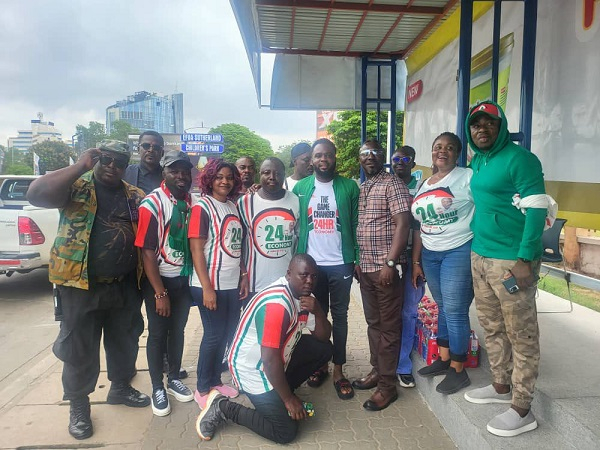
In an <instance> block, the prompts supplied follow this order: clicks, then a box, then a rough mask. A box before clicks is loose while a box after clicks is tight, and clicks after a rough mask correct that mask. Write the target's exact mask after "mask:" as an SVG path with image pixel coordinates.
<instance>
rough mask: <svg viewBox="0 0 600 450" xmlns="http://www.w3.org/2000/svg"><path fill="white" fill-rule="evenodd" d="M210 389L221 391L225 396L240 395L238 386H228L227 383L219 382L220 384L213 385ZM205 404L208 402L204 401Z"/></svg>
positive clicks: (233, 396) (234, 396)
mask: <svg viewBox="0 0 600 450" xmlns="http://www.w3.org/2000/svg"><path fill="white" fill-rule="evenodd" d="M210 389H211V391H212V390H213V389H215V390H217V391H219V393H220V394H221V395H224V396H225V397H229V398H236V397H237V396H238V395H240V393H239V392H238V390H237V389H236V388H234V387H231V386H227V385H226V384H219V385H218V386H213V387H211V388H210ZM204 404H206V401H205V402H204Z"/></svg>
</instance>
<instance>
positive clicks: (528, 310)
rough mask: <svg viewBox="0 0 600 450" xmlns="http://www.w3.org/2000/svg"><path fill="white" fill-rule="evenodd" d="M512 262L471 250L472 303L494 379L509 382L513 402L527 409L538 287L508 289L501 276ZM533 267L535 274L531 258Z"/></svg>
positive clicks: (535, 363) (536, 348) (534, 372)
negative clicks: (475, 309) (486, 256)
mask: <svg viewBox="0 0 600 450" xmlns="http://www.w3.org/2000/svg"><path fill="white" fill-rule="evenodd" d="M515 263H516V261H514V260H506V259H493V258H484V257H483V256H480V255H478V254H477V253H475V252H471V270H472V272H473V287H474V290H475V306H476V307H477V317H478V318H479V323H480V324H481V327H482V328H483V330H484V333H485V347H486V350H487V353H488V358H489V361H490V368H491V371H492V378H493V381H494V382H495V383H499V384H512V388H513V394H512V395H513V396H512V404H513V405H515V406H517V407H519V408H524V409H528V408H529V407H530V405H531V401H532V400H533V389H534V386H535V381H536V379H537V376H538V368H539V363H540V343H539V335H540V333H539V328H538V321H537V308H536V304H535V294H536V290H537V287H536V286H535V285H534V286H532V287H530V288H528V289H524V290H520V291H517V292H515V293H514V294H509V293H508V291H507V290H506V288H505V287H504V285H503V284H502V279H503V277H504V274H505V273H506V272H507V271H508V270H510V269H511V268H512V267H513V266H514V265H515ZM532 268H533V271H534V273H535V274H538V273H539V271H540V261H539V260H538V261H534V262H533V263H532Z"/></svg>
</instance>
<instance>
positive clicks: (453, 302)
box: [422, 241, 473, 362]
mask: <svg viewBox="0 0 600 450" xmlns="http://www.w3.org/2000/svg"><path fill="white" fill-rule="evenodd" d="M422 262H423V271H424V272H425V277H426V278H427V284H428V286H429V290H430V291H431V295H432V296H433V299H434V300H435V302H436V303H437V305H438V309H439V313H438V335H437V342H438V345H439V346H441V347H444V348H450V359H452V360H453V361H459V362H464V361H466V360H467V350H468V347H469V336H470V334H471V325H470V323H469V306H471V302H472V301H473V276H472V275H471V241H469V242H467V243H465V244H463V245H461V246H460V247H457V248H453V249H452V250H446V251H442V252H436V251H431V250H427V249H426V248H423V253H422Z"/></svg>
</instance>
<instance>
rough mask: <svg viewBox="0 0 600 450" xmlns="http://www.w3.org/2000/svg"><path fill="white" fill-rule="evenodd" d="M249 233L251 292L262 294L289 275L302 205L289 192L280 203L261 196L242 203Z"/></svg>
mask: <svg viewBox="0 0 600 450" xmlns="http://www.w3.org/2000/svg"><path fill="white" fill-rule="evenodd" d="M238 209H239V211H240V217H241V219H242V223H243V225H244V227H245V229H246V245H245V248H244V256H245V262H246V269H247V270H248V280H249V281H250V292H258V291H260V290H261V289H264V288H266V287H267V286H268V285H270V284H271V283H273V281H275V280H276V279H278V278H279V277H282V276H284V275H285V274H286V272H287V268H288V265H289V263H290V261H291V260H292V256H294V252H295V250H296V222H297V221H298V214H299V211H300V205H299V202H298V197H297V196H296V194H294V193H292V192H290V191H285V195H284V197H283V198H281V199H279V200H267V199H264V198H262V197H261V196H260V195H259V194H258V193H255V194H246V195H244V196H243V197H241V198H240V199H239V200H238Z"/></svg>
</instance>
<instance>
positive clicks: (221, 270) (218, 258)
mask: <svg viewBox="0 0 600 450" xmlns="http://www.w3.org/2000/svg"><path fill="white" fill-rule="evenodd" d="M188 237H189V238H203V239H206V244H205V245H204V257H205V258H206V268H207V270H208V277H209V279H210V283H211V284H212V287H213V289H214V290H216V291H221V290H227V289H237V287H238V284H239V280H240V257H241V255H242V223H241V222H240V218H239V216H238V210H237V208H236V207H235V205H234V204H233V203H232V202H230V201H229V200H228V201H226V202H220V201H218V200H216V199H214V198H213V197H210V196H202V197H200V198H199V199H198V202H197V203H196V204H195V205H194V206H193V207H192V213H191V215H190V223H189V227H188ZM190 285H191V286H195V287H202V284H201V283H200V278H199V277H198V274H197V273H196V271H195V270H194V272H193V274H192V276H191V280H190Z"/></svg>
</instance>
